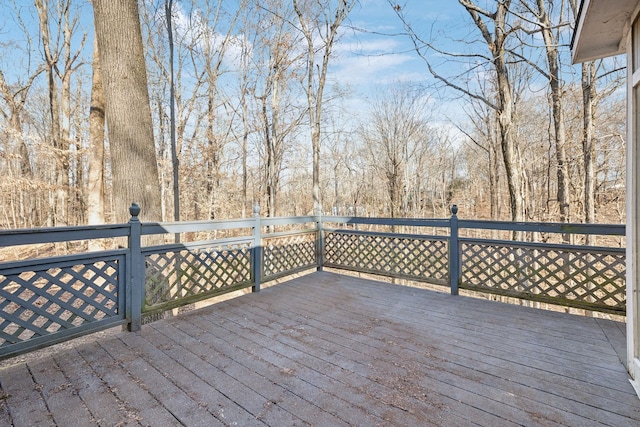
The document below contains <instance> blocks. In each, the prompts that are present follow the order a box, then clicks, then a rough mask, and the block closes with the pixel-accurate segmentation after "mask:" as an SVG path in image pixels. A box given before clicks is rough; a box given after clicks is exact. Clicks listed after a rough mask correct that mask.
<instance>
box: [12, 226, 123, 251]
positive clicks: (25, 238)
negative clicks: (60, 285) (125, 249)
mask: <svg viewBox="0 0 640 427" xmlns="http://www.w3.org/2000/svg"><path fill="white" fill-rule="evenodd" d="M128 235H129V225H128V224H103V225H82V226H74V227H50V228H27V229H16V230H0V247H6V246H20V245H32V244H38V243H56V242H69V241H74V240H92V239H108V238H113V237H125V236H128Z"/></svg>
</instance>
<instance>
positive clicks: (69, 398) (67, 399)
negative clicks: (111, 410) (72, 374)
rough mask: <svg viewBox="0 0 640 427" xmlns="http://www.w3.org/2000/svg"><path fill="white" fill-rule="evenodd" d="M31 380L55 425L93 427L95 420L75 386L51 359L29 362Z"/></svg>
mask: <svg viewBox="0 0 640 427" xmlns="http://www.w3.org/2000/svg"><path fill="white" fill-rule="evenodd" d="M29 367H30V371H31V373H32V375H33V379H34V381H35V382H36V383H37V384H40V393H42V396H43V398H44V400H45V403H46V405H47V409H48V410H49V412H50V413H51V415H52V416H53V419H54V421H55V423H56V424H57V425H60V426H70V425H87V426H88V425H93V424H96V421H95V419H94V418H93V417H92V416H91V414H90V413H89V410H88V409H87V407H86V406H85V405H84V403H83V402H82V399H80V397H79V396H78V393H77V389H76V386H75V385H74V383H72V382H70V381H69V379H68V378H67V377H66V376H65V375H64V373H63V371H62V370H61V369H60V367H59V366H58V364H57V363H56V362H55V360H54V359H53V358H51V357H47V358H43V359H37V360H35V361H33V362H29Z"/></svg>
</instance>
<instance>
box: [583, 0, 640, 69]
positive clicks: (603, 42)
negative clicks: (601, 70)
mask: <svg viewBox="0 0 640 427" xmlns="http://www.w3.org/2000/svg"><path fill="white" fill-rule="evenodd" d="M638 3H640V0H583V1H582V3H581V6H580V11H579V15H578V19H577V21H576V29H575V32H574V35H573V40H572V42H571V52H572V60H573V62H574V63H578V62H585V61H591V60H594V59H600V58H605V57H607V56H614V55H618V54H621V53H624V52H625V43H624V42H623V38H624V36H625V34H626V32H627V31H628V28H629V21H630V19H631V15H632V14H633V11H634V10H635V9H636V6H637V5H638Z"/></svg>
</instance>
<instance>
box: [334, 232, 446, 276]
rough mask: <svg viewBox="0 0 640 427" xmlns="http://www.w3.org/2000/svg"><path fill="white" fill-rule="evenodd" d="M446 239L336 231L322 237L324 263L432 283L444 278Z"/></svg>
mask: <svg viewBox="0 0 640 427" xmlns="http://www.w3.org/2000/svg"><path fill="white" fill-rule="evenodd" d="M447 251H448V245H447V241H446V239H435V238H431V237H417V236H416V237H414V236H411V237H406V236H393V235H377V234H362V233H357V234H355V233H350V232H348V231H336V232H330V233H327V235H326V236H325V263H326V264H327V265H329V266H331V267H337V268H349V269H353V270H356V271H362V272H366V273H374V274H381V275H389V276H398V277H406V278H409V279H416V280H421V281H426V282H430V283H435V284H446V283H447V280H448V275H449V273H448V266H449V261H448V252H447Z"/></svg>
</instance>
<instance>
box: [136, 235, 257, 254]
mask: <svg viewBox="0 0 640 427" xmlns="http://www.w3.org/2000/svg"><path fill="white" fill-rule="evenodd" d="M251 243H252V236H241V237H230V238H225V239H214V240H201V241H198V242H186V243H171V244H168V245H155V246H148V247H145V248H143V249H142V252H143V253H144V254H150V253H158V252H171V251H176V252H178V251H183V250H187V251H188V250H193V249H201V248H211V247H215V248H217V247H220V248H225V247H228V246H233V245H242V244H248V245H251Z"/></svg>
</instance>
